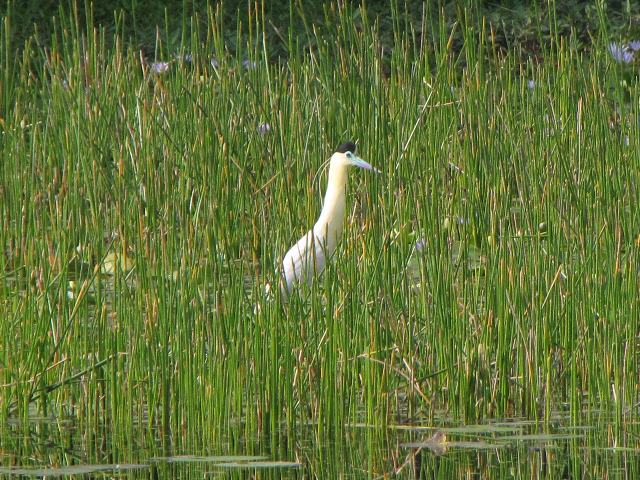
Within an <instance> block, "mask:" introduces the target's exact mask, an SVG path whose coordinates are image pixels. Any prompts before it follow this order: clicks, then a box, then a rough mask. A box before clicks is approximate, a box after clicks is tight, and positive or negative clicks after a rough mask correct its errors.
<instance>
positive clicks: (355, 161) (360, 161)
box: [350, 157, 380, 173]
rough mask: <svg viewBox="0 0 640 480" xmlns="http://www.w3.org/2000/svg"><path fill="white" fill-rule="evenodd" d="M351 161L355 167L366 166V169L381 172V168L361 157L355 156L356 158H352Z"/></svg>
mask: <svg viewBox="0 0 640 480" xmlns="http://www.w3.org/2000/svg"><path fill="white" fill-rule="evenodd" d="M350 163H351V165H353V166H354V167H359V168H364V169H365V170H371V171H372V172H376V173H380V170H378V169H377V168H375V167H373V166H371V164H370V163H367V162H365V161H364V160H363V159H361V158H360V157H355V158H353V159H351V160H350Z"/></svg>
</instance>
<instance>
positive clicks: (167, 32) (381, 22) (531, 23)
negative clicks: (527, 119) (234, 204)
mask: <svg viewBox="0 0 640 480" xmlns="http://www.w3.org/2000/svg"><path fill="white" fill-rule="evenodd" d="M340 3H341V4H345V5H351V6H343V7H341V8H338V6H337V5H336V4H335V3H324V4H322V7H318V5H319V3H316V2H308V1H306V2H305V1H303V0H284V1H266V2H264V5H258V8H260V9H264V12H265V18H266V20H267V21H266V32H267V35H268V36H269V45H270V47H271V49H272V52H271V53H272V54H273V55H274V56H280V55H282V54H285V53H286V51H287V48H288V42H289V41H290V40H291V38H295V39H296V42H297V43H298V44H299V45H304V44H305V43H312V39H310V38H309V35H310V31H309V25H312V24H313V25H316V26H320V27H322V26H323V25H330V24H331V18H332V16H334V15H338V14H348V15H353V16H354V17H355V18H354V19H355V20H358V17H361V16H362V15H363V13H364V12H363V11H364V10H366V15H367V17H368V18H369V19H370V21H374V20H375V21H377V22H378V27H379V30H380V37H381V40H382V42H383V43H384V44H392V43H393V42H392V40H393V38H392V37H393V26H392V25H391V9H392V8H394V9H396V10H397V11H398V12H400V13H401V15H400V17H401V18H403V19H404V20H405V26H406V28H411V29H413V30H414V31H415V33H416V35H417V36H419V35H420V34H421V33H422V29H423V28H425V27H427V28H429V27H430V26H435V24H436V23H437V22H438V21H439V20H440V18H442V19H444V21H445V23H446V24H447V26H448V27H449V28H453V25H454V24H455V23H456V22H468V23H472V24H477V25H483V24H484V26H485V28H488V29H489V30H490V32H491V35H492V37H493V41H494V43H495V45H497V47H498V48H501V49H504V50H510V49H512V47H514V46H515V47H518V48H520V49H521V51H522V52H524V53H526V54H528V55H529V54H534V55H535V54H536V53H537V52H538V51H540V50H541V49H542V50H544V48H545V45H546V44H548V43H550V42H553V41H555V40H557V39H558V38H559V37H566V36H569V35H571V36H573V40H574V41H576V42H579V44H581V46H583V47H585V48H588V47H589V46H590V45H591V43H592V40H593V39H594V38H597V37H598V36H601V35H600V34H602V33H603V30H606V32H604V33H605V34H606V36H607V38H612V39H614V40H615V39H622V40H629V39H633V38H638V37H640V5H639V4H638V2H631V1H624V0H619V1H611V2H603V4H604V5H602V6H601V7H598V5H597V2H591V1H578V0H562V1H557V2H520V1H502V2H467V3H468V5H465V4H464V2H457V1H448V2H447V1H429V2H424V3H422V2H413V1H406V2H403V1H394V2H389V1H388V0H378V1H375V0H372V1H369V2H364V7H362V6H360V7H357V6H354V5H355V2H353V4H350V3H349V2H340ZM549 5H555V8H549ZM249 6H251V8H249ZM254 7H255V3H254V2H247V1H246V0H229V1H226V2H215V1H211V0H209V1H203V0H156V1H140V0H105V1H100V2H94V3H91V2H89V1H82V0H64V1H55V0H19V1H16V0H9V1H8V2H7V3H6V4H5V7H4V9H3V10H4V11H2V12H1V13H3V14H4V15H5V17H6V18H8V19H9V22H10V28H9V29H8V31H9V35H10V36H11V39H12V44H13V45H14V46H16V47H18V46H19V45H21V44H22V42H24V41H25V40H26V39H27V38H29V37H31V36H32V35H33V34H37V36H38V39H39V41H40V42H43V43H45V44H46V43H47V42H48V41H50V39H51V36H52V34H53V32H54V29H55V25H56V22H57V21H59V20H60V18H62V19H64V18H69V17H71V18H72V17H74V16H77V17H78V18H79V19H80V22H78V23H79V24H81V25H83V24H85V25H86V24H88V23H91V24H93V25H95V26H101V27H102V28H104V30H105V31H106V33H107V35H106V38H107V39H109V38H111V37H112V35H109V34H110V33H113V32H114V31H115V30H116V29H119V30H121V32H122V33H123V34H124V38H126V39H127V41H128V42H129V43H130V44H131V45H133V46H135V47H139V48H142V49H143V50H144V51H145V52H147V54H148V55H150V56H151V55H155V56H156V57H158V56H162V55H163V54H164V55H166V54H167V53H169V52H159V51H157V45H158V42H157V41H156V40H157V39H158V38H161V39H162V42H163V46H164V48H166V49H167V50H169V51H170V52H176V51H179V50H180V49H181V48H183V47H184V48H186V47H185V46H186V45H189V43H188V41H190V40H191V39H190V38H189V35H190V34H191V32H197V33H196V34H197V35H199V36H200V37H202V36H203V35H205V34H206V21H207V12H208V11H216V9H218V11H220V12H222V14H223V18H224V22H223V25H224V35H225V40H226V42H225V43H226V45H227V47H228V48H229V49H231V50H233V49H235V48H236V47H237V43H238V41H242V39H243V35H246V28H245V31H240V34H238V33H239V29H238V26H239V25H247V22H248V20H249V15H250V11H251V9H253V8H254ZM87 20H89V22H87ZM483 22H484V23H483ZM460 43H461V39H460V38H459V37H455V36H454V44H453V47H454V48H456V47H459V46H460ZM232 53H233V52H232Z"/></svg>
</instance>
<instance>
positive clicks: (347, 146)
mask: <svg viewBox="0 0 640 480" xmlns="http://www.w3.org/2000/svg"><path fill="white" fill-rule="evenodd" d="M336 152H338V153H347V152H351V153H356V144H355V143H353V142H344V143H343V144H342V145H340V146H339V147H338V148H337V150H336Z"/></svg>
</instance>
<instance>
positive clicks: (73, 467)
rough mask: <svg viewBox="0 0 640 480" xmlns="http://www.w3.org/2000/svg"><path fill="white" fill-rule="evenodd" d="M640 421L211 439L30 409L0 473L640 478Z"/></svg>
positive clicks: (14, 429) (14, 424)
mask: <svg viewBox="0 0 640 480" xmlns="http://www.w3.org/2000/svg"><path fill="white" fill-rule="evenodd" d="M638 425H639V424H638V422H628V423H624V424H618V423H616V422H613V421H609V420H607V419H603V418H598V420H597V421H596V422H594V423H593V424H592V425H576V424H571V423H570V422H569V421H568V419H567V420H562V419H560V420H557V421H554V422H552V423H547V424H540V423H534V422H531V421H519V420H510V421H501V422H488V423H486V424H482V425H469V426H465V425H442V426H439V427H437V428H432V427H429V426H407V425H403V426H391V427H389V428H387V429H378V428H373V427H368V426H366V425H358V426H353V427H345V428H344V430H343V431H342V432H341V433H332V434H324V436H322V437H321V436H319V434H318V431H319V429H318V428H317V425H306V426H303V427H300V428H298V429H296V430H295V431H280V432H276V433H274V434H271V435H268V436H265V437H251V438H243V432H244V431H245V430H244V428H243V427H242V426H241V425H239V426H238V430H237V431H230V432H227V433H225V434H216V440H215V441H213V442H211V444H207V445H203V443H206V442H196V441H189V440H186V438H193V437H184V436H172V435H168V436H167V435H162V434H160V432H156V431H154V430H152V429H149V428H147V427H145V426H137V427H134V428H132V429H131V431H128V432H117V433H116V432H112V431H110V430H109V428H108V427H107V426H105V425H104V424H103V423H102V422H96V423H94V424H92V425H87V424H79V423H78V422H76V421H74V420H73V419H69V418H66V419H56V418H42V417H40V418H33V419H32V420H31V421H29V422H28V423H22V422H18V421H9V422H7V423H6V424H5V425H3V426H2V427H0V446H1V449H0V477H2V476H11V475H16V476H18V475H27V476H31V477H47V478H49V477H61V478H77V477H78V476H85V477H86V476H91V477H93V476H97V477H114V476H115V477H127V478H202V477H203V476H212V477H213V478H218V477H219V478H322V479H326V478H343V477H349V478H373V479H378V478H379V479H382V478H420V479H437V478H488V479H491V478H496V479H497V478H536V479H537V478H640V448H639V439H640V436H639V435H638V433H639V431H640V428H639V426H638Z"/></svg>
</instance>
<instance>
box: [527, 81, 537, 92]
mask: <svg viewBox="0 0 640 480" xmlns="http://www.w3.org/2000/svg"><path fill="white" fill-rule="evenodd" d="M527 88H528V89H529V90H533V89H534V88H536V82H534V81H533V80H527Z"/></svg>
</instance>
